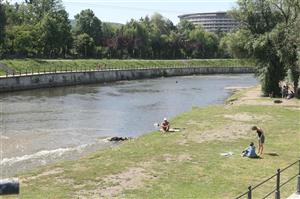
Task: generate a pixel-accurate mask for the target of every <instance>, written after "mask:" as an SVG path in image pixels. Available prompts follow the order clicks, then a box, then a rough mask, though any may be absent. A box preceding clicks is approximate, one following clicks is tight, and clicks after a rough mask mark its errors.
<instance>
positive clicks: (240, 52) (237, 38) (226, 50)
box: [219, 30, 249, 58]
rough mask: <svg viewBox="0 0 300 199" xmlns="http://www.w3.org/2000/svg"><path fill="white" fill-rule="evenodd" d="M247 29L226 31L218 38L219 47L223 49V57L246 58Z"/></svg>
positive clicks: (247, 55)
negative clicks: (226, 32)
mask: <svg viewBox="0 0 300 199" xmlns="http://www.w3.org/2000/svg"><path fill="white" fill-rule="evenodd" d="M247 33H248V32H247V31H246V32H245V31H244V30H238V31H236V32H232V33H228V34H226V35H225V36H224V37H222V39H221V40H220V43H219V45H220V49H221V50H223V54H224V56H225V57H235V58H247V57H249V54H248V50H247V43H248V37H249V35H247Z"/></svg>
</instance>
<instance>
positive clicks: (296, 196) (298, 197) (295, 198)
mask: <svg viewBox="0 0 300 199" xmlns="http://www.w3.org/2000/svg"><path fill="white" fill-rule="evenodd" d="M287 199H300V195H299V194H295V193H294V194H293V195H291V196H290V197H288V198H287Z"/></svg>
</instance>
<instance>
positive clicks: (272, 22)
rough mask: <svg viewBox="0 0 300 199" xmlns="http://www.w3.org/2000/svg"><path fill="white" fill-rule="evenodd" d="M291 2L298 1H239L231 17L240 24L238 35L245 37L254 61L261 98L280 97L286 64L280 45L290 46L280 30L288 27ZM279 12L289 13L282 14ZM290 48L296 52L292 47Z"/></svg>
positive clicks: (285, 53)
mask: <svg viewBox="0 0 300 199" xmlns="http://www.w3.org/2000/svg"><path fill="white" fill-rule="evenodd" d="M295 2H299V0H287V1H283V0H264V1H263V0H239V1H238V5H239V7H238V9H237V10H234V11H233V15H234V16H235V17H236V18H237V19H238V20H239V21H240V22H241V29H242V32H241V33H242V34H245V36H246V37H247V41H248V42H247V45H246V48H247V50H248V52H249V54H250V55H251V56H252V57H253V58H255V59H256V60H257V63H258V70H257V71H258V74H259V75H260V77H261V80H262V90H263V92H264V94H265V95H269V94H273V95H277V96H279V95H280V92H281V90H280V88H279V82H280V81H281V80H283V79H284V78H285V76H286V72H287V69H288V68H289V67H288V65H289V63H288V62H290V61H288V62H287V60H285V59H284V58H283V55H284V56H286V55H287V51H286V50H284V48H283V45H282V44H283V43H282V42H283V41H284V42H288V43H286V44H285V45H290V47H291V46H293V45H292V44H291V40H290V39H289V38H288V37H289V36H288V35H289V33H287V34H285V33H284V32H283V30H284V29H285V28H281V27H287V26H288V24H292V23H291V20H294V17H292V16H293V15H294V14H293V13H294V12H293V11H292V6H291V5H292V4H293V3H295ZM283 10H287V11H288V10H290V11H291V12H282V11H283ZM296 12H297V13H298V12H299V10H296ZM279 41H280V42H279ZM293 48H295V49H297V47H295V46H294V47H293ZM293 48H291V50H292V51H294V50H293ZM291 54H292V57H293V58H292V60H295V56H294V54H295V53H293V52H292V53H291ZM292 62H294V61H292Z"/></svg>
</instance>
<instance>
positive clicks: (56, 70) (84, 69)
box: [0, 65, 253, 78]
mask: <svg viewBox="0 0 300 199" xmlns="http://www.w3.org/2000/svg"><path fill="white" fill-rule="evenodd" d="M208 67H212V66H208ZM215 67H217V68H220V66H215ZM224 67H228V68H240V67H242V68H253V67H251V66H240V67H238V66H224ZM176 68H205V66H191V65H182V66H179V65H173V66H162V67H158V66H156V65H155V66H135V67H130V68H128V67H126V66H121V67H111V66H105V67H90V66H88V67H86V66H84V67H77V66H74V67H68V66H65V67H62V66H60V67H59V66H55V67H51V66H50V67H48V68H46V67H43V68H42V69H41V68H40V67H38V68H37V69H36V70H34V69H33V68H32V69H27V68H26V69H23V70H22V69H21V70H18V71H14V72H13V73H12V74H8V73H5V75H4V76H2V77H1V76H0V78H7V77H21V76H31V75H40V74H55V73H71V72H72V73H78V72H88V71H90V72H92V71H116V70H147V69H176Z"/></svg>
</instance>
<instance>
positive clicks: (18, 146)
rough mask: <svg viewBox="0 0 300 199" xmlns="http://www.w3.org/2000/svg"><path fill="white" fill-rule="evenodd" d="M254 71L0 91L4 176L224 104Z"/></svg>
mask: <svg viewBox="0 0 300 199" xmlns="http://www.w3.org/2000/svg"><path fill="white" fill-rule="evenodd" d="M257 83H258V81H257V79H256V78H255V77H254V76H253V75H249V74H247V75H207V76H184V77H170V78H158V79H146V80H138V81H122V82H117V83H110V84H92V85H82V86H72V87H61V88H49V89H37V90H31V91H22V92H13V93H6V94H0V112H1V115H0V127H1V128H0V129H1V135H0V136H1V137H0V139H1V140H0V148H1V150H0V154H1V160H0V166H1V169H0V172H1V176H2V177H9V176H12V175H16V174H17V173H18V172H19V171H24V170H28V169H32V168H34V167H37V166H40V165H45V164H49V163H52V162H55V161H58V160H62V159H76V158H79V157H80V156H83V155H86V154H88V153H91V152H92V151H95V150H99V149H103V148H107V147H112V146H114V145H115V143H111V142H108V141H107V138H108V137H112V136H126V137H133V138H134V137H137V136H140V135H142V134H145V133H147V132H151V131H154V130H157V129H156V128H155V126H154V125H153V124H154V123H159V122H161V120H162V119H163V118H164V117H167V118H170V119H171V118H172V117H174V116H176V115H177V114H179V113H182V112H185V111H188V110H190V109H191V108H192V107H193V106H200V107H203V106H208V105H215V104H222V103H224V100H225V99H226V98H227V97H228V96H229V95H230V94H231V90H228V89H226V88H228V87H248V86H254V85H256V84H257Z"/></svg>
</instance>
